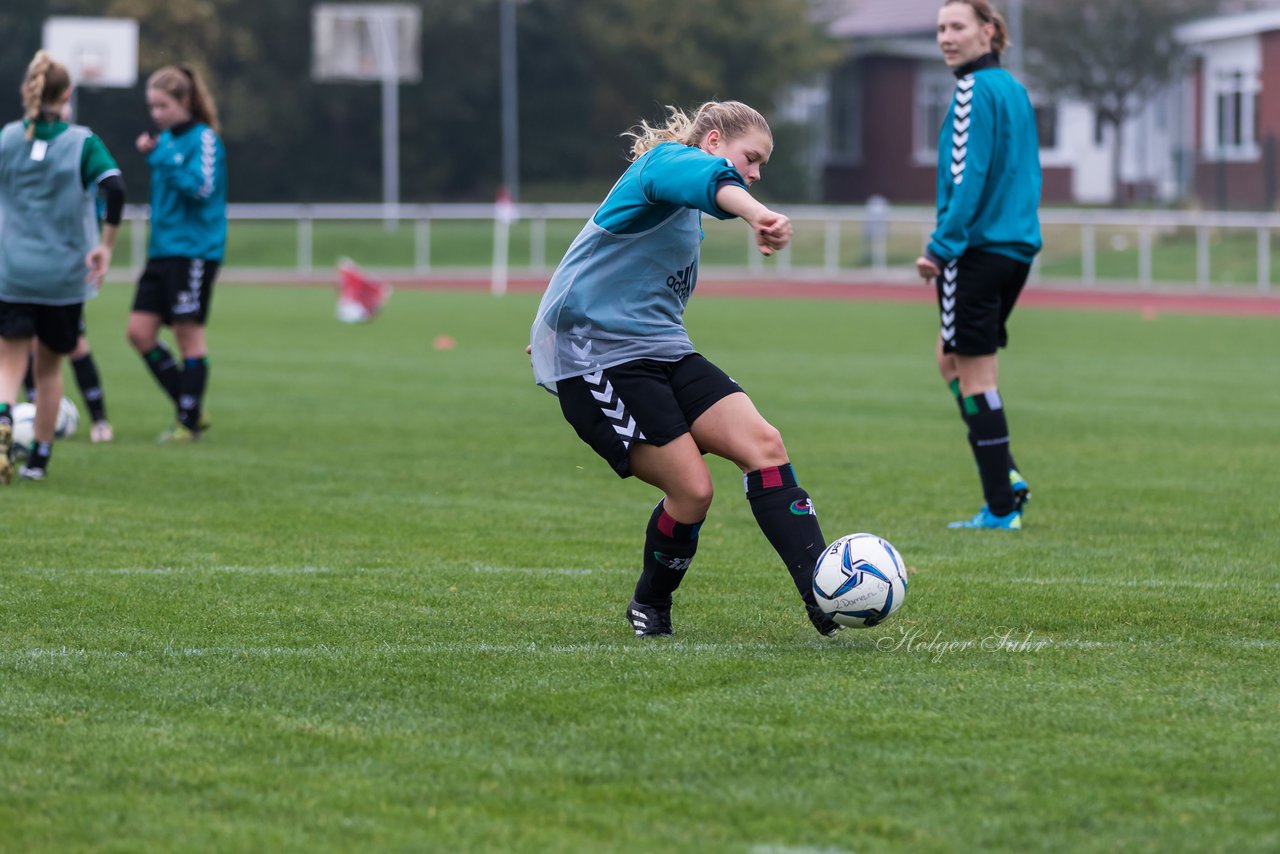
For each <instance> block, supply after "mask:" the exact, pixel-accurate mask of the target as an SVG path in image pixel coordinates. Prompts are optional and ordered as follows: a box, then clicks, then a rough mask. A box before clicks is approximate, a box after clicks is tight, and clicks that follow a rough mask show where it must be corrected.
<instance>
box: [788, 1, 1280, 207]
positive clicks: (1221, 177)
mask: <svg viewBox="0 0 1280 854" xmlns="http://www.w3.org/2000/svg"><path fill="white" fill-rule="evenodd" d="M938 6H939V2H938V0H849V2H848V3H847V7H846V8H847V11H846V12H844V13H843V14H839V15H837V16H835V17H834V18H833V19H832V20H831V22H830V25H829V29H830V32H831V33H832V34H833V35H835V36H836V37H837V38H839V39H841V40H843V41H844V42H845V43H846V44H847V50H846V53H845V57H844V59H843V61H842V62H841V63H840V64H839V66H838V67H837V68H836V69H835V70H834V72H833V73H832V75H831V78H830V81H829V85H827V86H825V87H821V88H820V89H818V90H814V91H812V92H809V93H807V94H808V97H807V102H808V103H809V104H810V106H811V108H812V109H813V111H814V112H816V113H818V114H819V115H820V116H821V118H822V121H823V123H824V125H825V131H824V133H823V135H822V137H823V140H824V143H823V145H822V146H821V147H820V151H819V152H818V160H819V163H820V164H821V165H820V172H821V185H822V187H823V195H824V196H825V198H826V199H827V200H828V201H845V202H862V201H865V200H866V199H867V198H868V197H870V196H872V195H880V196H884V197H886V198H887V199H889V200H890V201H891V202H899V203H909V202H923V201H928V200H931V199H932V198H933V194H934V164H935V163H936V159H935V158H936V145H937V135H938V128H939V127H940V125H941V121H942V116H943V114H944V113H945V111H946V108H947V104H948V102H949V99H950V97H951V90H952V87H953V85H954V79H953V77H952V76H951V72H950V70H949V69H947V67H946V66H945V65H944V64H943V63H942V60H941V57H940V56H939V54H938V50H937V46H936V43H935V40H934V30H935V21H936V19H937V11H938ZM1178 36H1179V38H1180V39H1181V40H1182V41H1183V43H1184V44H1186V45H1187V47H1188V49H1189V50H1190V52H1191V55H1192V57H1193V61H1192V63H1191V65H1190V67H1189V68H1188V71H1187V74H1186V76H1185V78H1184V79H1182V80H1180V81H1178V82H1176V83H1175V84H1174V85H1172V86H1170V87H1168V89H1166V90H1165V91H1164V92H1163V93H1161V94H1160V95H1159V96H1157V97H1155V98H1152V99H1151V101H1150V102H1149V103H1148V104H1146V105H1145V107H1144V109H1143V110H1142V111H1141V112H1140V113H1139V114H1138V115H1137V116H1135V117H1134V118H1133V119H1131V120H1130V121H1129V122H1128V124H1127V125H1126V126H1125V132H1124V134H1123V143H1124V150H1123V152H1122V154H1121V158H1120V174H1121V178H1122V182H1121V186H1122V192H1123V193H1124V194H1125V196H1126V199H1125V200H1126V201H1132V200H1147V199H1151V200H1157V201H1165V202H1169V201H1175V200H1181V199H1185V198H1188V197H1191V198H1195V199H1196V200H1198V201H1199V202H1200V203H1201V204H1203V205H1204V206H1207V207H1247V208H1261V207H1265V208H1271V207H1274V206H1275V203H1276V198H1277V174H1278V172H1280V170H1278V169H1277V160H1276V157H1277V151H1276V145H1277V143H1276V139H1277V136H1280V8H1271V9H1264V10H1261V11H1252V12H1240V13H1233V14H1224V15H1221V16H1219V17H1215V18H1212V19H1209V20H1204V21H1197V22H1194V23H1191V24H1188V25H1186V26H1184V27H1182V28H1181V29H1180V30H1179V32H1178ZM1014 37H1015V38H1017V34H1016V33H1015V34H1014ZM1011 59H1013V61H1014V62H1015V63H1016V56H1014V57H1011ZM1013 70H1014V71H1015V73H1018V70H1017V69H1016V68H1014V69H1013ZM1019 76H1020V77H1021V78H1022V79H1023V82H1024V83H1027V84H1028V89H1029V91H1030V92H1031V96H1032V102H1033V103H1034V104H1035V106H1036V116H1037V125H1038V127H1039V131H1040V143H1041V164H1042V166H1043V170H1044V200H1045V201H1046V202H1047V203H1049V204H1054V203H1057V204H1062V203H1084V204H1106V203H1110V202H1113V201H1115V199H1114V193H1115V182H1114V181H1113V180H1112V157H1111V152H1112V146H1113V145H1114V144H1115V141H1114V139H1112V136H1113V134H1112V133H1111V131H1110V128H1109V127H1104V126H1101V125H1100V124H1099V123H1098V121H1097V120H1096V117H1095V115H1094V112H1093V110H1092V109H1091V108H1090V107H1089V106H1088V105H1086V104H1083V103H1079V102H1072V101H1053V100H1050V99H1048V98H1046V97H1044V96H1043V95H1041V94H1040V93H1038V92H1036V91H1035V88H1034V83H1033V81H1029V80H1027V79H1026V77H1025V75H1021V74H1019Z"/></svg>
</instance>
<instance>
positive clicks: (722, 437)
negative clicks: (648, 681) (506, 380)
mask: <svg viewBox="0 0 1280 854" xmlns="http://www.w3.org/2000/svg"><path fill="white" fill-rule="evenodd" d="M630 135H631V136H632V137H633V139H634V145H633V146H632V151H631V154H632V164H631V166H630V168H628V169H627V171H626V172H625V173H624V174H623V175H622V177H621V178H620V179H619V180H618V182H617V184H615V185H614V187H613V189H612V190H611V191H610V193H609V195H608V196H607V197H606V198H605V200H604V202H603V203H602V204H601V205H600V207H599V208H598V209H597V210H596V212H595V214H594V215H593V216H592V217H591V219H590V220H589V221H588V222H587V224H586V225H585V226H584V227H583V229H582V231H581V233H580V234H579V235H578V237H577V238H576V239H575V240H574V242H573V244H572V245H571V246H570V247H569V250H568V252H567V253H566V254H565V256H564V259H563V260H562V261H561V262H560V265H559V267H557V269H556V271H555V274H554V275H553V276H552V279H551V282H550V284H549V286H548V288H547V292H546V294H545V295H544V296H543V299H542V304H541V305H540V306H539V308H538V313H537V317H536V318H535V320H534V323H533V328H532V330H531V335H530V339H531V343H530V353H531V355H532V357H533V368H534V379H535V381H537V382H538V383H539V384H540V385H542V386H543V387H545V388H547V389H548V390H550V391H552V392H554V393H555V394H557V396H558V397H559V402H560V408H561V411H562V413H563V414H564V417H565V419H566V420H567V421H568V422H569V423H570V424H571V425H573V427H574V429H575V430H576V431H577V433H578V435H579V437H580V438H582V439H583V441H585V442H586V443H587V444H589V445H590V446H591V447H592V448H593V449H594V450H595V451H596V453H598V454H599V455H600V456H601V457H603V458H604V459H605V460H606V461H607V462H608V463H609V464H610V465H611V466H612V468H613V469H614V471H615V472H617V474H618V475H619V476H621V477H628V476H630V475H635V476H636V477H638V478H639V479H640V480H642V481H644V482H646V483H649V484H652V485H654V486H656V487H658V488H659V489H660V490H662V492H663V498H662V500H661V501H659V502H658V505H657V506H656V507H655V508H654V510H653V513H652V514H651V516H650V518H649V523H648V527H647V529H646V531H645V544H644V552H643V556H642V560H643V569H642V571H641V574H640V579H639V581H638V582H637V583H636V587H635V592H634V594H633V596H632V599H631V602H630V603H629V604H628V606H627V610H626V617H627V620H628V622H629V623H630V625H631V628H632V629H633V630H634V631H635V633H636V635H637V636H641V637H646V636H653V635H669V634H672V627H671V601H672V593H673V592H674V591H675V590H676V588H677V587H678V586H679V584H680V582H681V580H682V579H683V578H684V574H685V572H687V571H688V569H689V566H690V564H691V563H692V561H693V557H694V552H695V551H696V550H697V545H698V529H699V527H700V526H701V525H702V522H703V520H704V519H705V518H706V515H707V510H708V509H709V508H710V506H711V498H712V481H711V474H710V472H709V471H708V469H707V465H706V463H705V462H704V460H703V454H708V453H710V454H715V455H717V456H720V457H724V458H725V459H728V460H730V461H732V462H733V463H735V464H736V465H737V466H738V467H739V468H740V469H741V470H742V472H743V482H744V487H745V490H746V494H747V499H748V501H749V503H750V505H751V509H752V512H753V513H754V515H755V517H756V521H757V522H758V524H759V525H760V528H761V530H762V531H763V533H764V534H765V537H766V538H767V539H768V540H769V542H770V544H771V545H773V547H774V549H775V550H776V551H777V552H778V554H779V556H780V557H781V558H782V560H783V562H784V563H785V565H786V567H787V569H788V571H789V572H790V573H791V576H792V579H793V581H794V583H795V586H796V588H797V590H798V591H799V592H800V595H801V597H802V598H803V599H804V602H805V605H806V606H807V610H808V613H809V618H810V620H811V621H812V622H813V624H814V626H815V627H816V628H817V629H818V631H819V632H821V633H822V634H833V633H834V632H835V630H836V628H837V627H836V625H835V624H834V623H833V622H831V620H830V619H828V618H826V617H825V615H823V614H822V613H821V612H820V611H819V610H818V608H817V606H816V604H815V603H814V599H813V567H814V564H815V562H816V560H817V558H818V557H819V556H820V555H821V554H822V552H823V550H824V548H825V546H826V541H825V540H824V539H823V537H822V531H821V530H820V528H819V526H818V520H817V517H816V515H815V514H814V511H813V505H812V503H811V502H810V500H809V496H808V494H807V493H806V492H805V491H804V490H803V489H802V488H800V486H799V484H798V483H797V482H796V477H795V473H794V471H793V470H792V467H791V463H790V461H789V457H788V455H787V449H786V447H785V446H784V445H783V443H782V437H781V436H780V435H779V433H778V431H777V430H776V429H775V428H774V427H773V426H772V425H771V424H769V423H768V422H767V421H765V420H764V418H763V417H762V416H761V415H760V413H759V412H758V411H757V410H756V408H755V405H754V404H753V403H752V402H751V399H750V398H749V397H747V395H746V394H745V393H744V392H743V390H742V388H741V387H740V386H739V385H738V384H737V383H736V382H734V381H733V380H732V379H730V378H729V377H728V375H727V374H725V373H724V372H723V371H721V370H720V369H719V368H717V367H716V366H715V365H713V364H712V363H711V362H710V361H708V360H707V359H706V358H705V357H703V356H702V355H701V354H700V353H698V352H697V351H696V350H695V349H694V347H693V344H692V343H691V342H690V340H689V336H688V334H687V333H686V332H685V329H684V319H683V317H684V308H685V305H686V304H687V303H688V301H689V298H690V296H691V295H692V293H693V290H694V287H695V286H696V284H697V274H698V252H699V248H700V245H701V241H702V227H701V218H702V215H703V214H704V213H705V214H709V215H711V216H714V217H716V218H718V219H731V218H734V217H740V218H742V219H743V220H744V221H745V222H746V223H747V225H748V226H749V227H750V228H751V230H752V231H753V232H754V235H755V240H756V244H757V246H758V248H759V250H760V252H761V253H763V254H765V255H770V254H772V253H774V252H776V251H778V250H780V249H782V248H784V247H785V246H786V245H787V244H788V243H789V242H790V240H791V222H790V220H788V219H787V217H785V216H783V215H782V214H780V213H778V212H777V211H773V210H770V209H769V208H768V207H766V206H764V205H763V204H761V203H760V202H758V201H756V200H755V199H754V198H752V196H751V194H750V193H749V192H748V188H749V187H750V186H751V185H753V184H754V183H755V182H756V181H758V180H760V170H761V169H762V167H763V166H764V165H765V163H767V162H768V160H769V156H770V155H771V154H772V152H773V135H772V133H771V132H770V130H769V126H768V124H767V123H766V122H765V120H764V118H763V117H762V116H761V115H760V114H759V113H758V112H756V111H755V110H753V109H752V108H751V107H748V106H747V105H745V104H742V103H738V102H734V101H726V102H709V103H706V104H703V105H702V106H701V107H700V108H699V109H698V110H697V112H696V113H695V114H694V115H693V116H692V117H690V116H688V115H686V114H685V113H684V112H682V111H680V110H677V109H674V108H672V109H671V117H670V119H669V121H668V122H667V123H666V124H665V125H664V126H661V127H651V126H649V125H648V124H647V123H642V124H641V125H640V126H639V128H638V129H636V131H635V132H634V133H632V134H630ZM762 332H763V334H767V330H765V331H762Z"/></svg>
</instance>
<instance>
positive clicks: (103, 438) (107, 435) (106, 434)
mask: <svg viewBox="0 0 1280 854" xmlns="http://www.w3.org/2000/svg"><path fill="white" fill-rule="evenodd" d="M115 437H116V434H115V433H114V432H112V430H111V425H110V424H109V423H107V422H106V421H95V422H93V426H92V427H90V428H89V441H90V442H94V443H97V442H110V441H111V440H112V439H114V438H115Z"/></svg>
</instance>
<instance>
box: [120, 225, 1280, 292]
mask: <svg viewBox="0 0 1280 854" xmlns="http://www.w3.org/2000/svg"><path fill="white" fill-rule="evenodd" d="M779 209H780V210H782V211H783V212H785V213H786V214H787V215H788V216H790V217H791V219H792V221H793V223H794V226H795V229H796V233H797V235H799V234H800V233H802V232H804V233H806V234H808V235H810V242H811V243H812V242H813V241H814V240H816V241H817V246H814V247H811V250H812V251H810V252H809V253H808V256H807V258H808V260H807V261H806V262H805V263H800V262H797V261H795V260H794V257H793V256H794V254H795V253H793V252H792V251H791V250H787V251H784V252H782V253H780V254H779V256H778V257H777V258H776V259H774V260H771V261H769V262H767V265H766V262H765V261H763V259H762V258H761V256H760V255H759V254H758V253H757V252H756V251H755V250H754V248H753V246H752V244H751V241H750V240H749V239H747V240H744V241H743V243H742V255H741V262H740V263H733V262H730V263H728V264H725V263H724V262H723V261H722V262H721V263H720V264H718V265H713V266H707V267H705V269H714V270H716V271H717V272H720V273H726V272H727V273H739V272H740V273H742V274H749V275H763V274H764V273H765V272H766V271H768V274H769V275H770V276H772V277H796V278H800V277H810V278H811V277H813V276H815V275H817V276H825V277H832V278H840V277H850V278H857V277H862V278H868V277H872V278H884V279H888V280H892V279H897V278H909V277H910V275H911V267H910V258H913V257H914V254H913V253H916V252H918V251H919V249H920V248H921V247H923V245H924V243H925V242H926V241H927V239H928V235H929V233H930V232H931V231H932V229H933V226H934V211H933V209H932V208H926V207H888V208H882V207H881V208H878V207H875V206H836V205H806V206H779ZM594 210H595V205H592V204H519V205H515V206H514V221H516V222H522V223H525V224H526V225H527V228H528V235H529V245H528V251H527V258H528V261H527V263H525V264H521V265H519V266H512V267H511V272H513V273H520V274H525V275H530V274H544V273H546V272H547V271H548V270H549V269H550V268H551V267H552V266H554V264H555V262H556V261H557V260H558V258H559V254H558V253H559V252H560V251H561V249H562V248H563V246H562V245H560V244H557V246H556V248H555V252H554V253H549V252H548V224H550V223H561V224H568V225H566V226H565V227H572V228H573V229H574V230H576V228H577V226H578V225H579V224H581V223H582V222H584V221H585V220H586V219H587V218H588V217H589V216H591V214H592V213H593V211H594ZM504 213H505V214H507V215H506V216H504V215H503V214H504ZM511 213H512V212H511V209H510V208H506V209H499V208H498V207H496V206H495V205H493V204H423V205H398V206H394V207H390V208H389V207H387V206H385V205H382V204H233V205H230V206H229V208H228V217H229V219H230V221H231V229H232V231H233V235H234V232H235V229H236V227H237V224H238V223H249V222H292V223H294V232H295V234H294V240H295V247H296V249H295V257H294V263H293V265H292V267H280V266H274V267H271V268H270V272H271V273H274V274H276V275H279V274H282V273H284V274H289V275H292V276H295V277H297V278H303V279H305V278H308V277H312V276H314V277H317V278H319V277H320V276H330V275H331V274H332V270H331V268H330V267H329V266H328V264H327V262H326V264H325V265H323V268H322V269H317V265H316V259H315V255H316V235H315V228H316V225H317V224H319V223H335V222H352V223H365V224H368V223H377V222H381V223H384V224H386V225H387V227H388V229H391V230H395V231H396V232H397V233H399V232H400V231H401V228H400V226H411V227H412V228H411V235H412V236H411V238H407V239H412V241H413V251H412V259H413V260H412V262H411V263H409V264H403V263H402V264H400V265H392V266H391V267H386V266H379V269H380V270H383V271H385V272H388V273H395V274H400V275H404V276H413V275H430V274H433V273H441V272H453V271H456V270H457V269H458V268H457V267H453V268H442V267H441V265H439V264H438V263H433V247H432V236H433V226H435V225H437V224H440V223H458V222H464V221H472V222H477V221H478V222H488V223H490V224H491V226H492V228H493V229H494V241H493V246H495V247H499V246H501V247H506V246H509V245H510V244H508V243H507V242H506V238H507V237H508V234H507V229H509V228H511V225H512V222H513V219H512V217H511ZM147 217H148V208H147V207H146V206H145V205H130V206H128V207H126V209H125V220H126V222H127V223H128V224H129V226H130V235H131V236H130V268H131V269H128V270H120V269H117V270H116V273H115V275H116V276H124V275H131V276H136V274H137V272H138V269H139V268H140V266H141V261H142V259H144V258H145V255H146V245H145V241H146V223H147ZM1040 218H1041V226H1042V228H1043V230H1044V231H1045V235H1046V252H1045V253H1044V254H1043V255H1042V256H1041V258H1040V259H1039V260H1038V261H1037V264H1036V267H1035V268H1034V269H1033V278H1044V279H1046V280H1048V279H1051V280H1052V281H1053V282H1055V283H1061V284H1078V285H1081V286H1086V287H1087V286H1097V285H1102V284H1122V285H1128V286H1130V287H1135V286H1136V287H1139V288H1151V287H1154V286H1156V285H1158V284H1167V283H1169V282H1176V283H1179V284H1181V285H1182V286H1184V287H1185V286H1191V287H1194V288H1196V289H1198V290H1209V289H1210V288H1214V287H1228V286H1235V287H1237V288H1238V287H1241V286H1245V287H1248V288H1250V289H1256V290H1257V291H1258V292H1261V293H1265V294H1269V293H1272V290H1273V289H1272V281H1271V280H1272V275H1273V264H1272V259H1271V240H1272V235H1273V233H1275V232H1278V231H1280V214H1272V213H1241V212H1213V211H1163V210H1111V209H1105V210H1104V209H1071V208H1048V209H1044V210H1042V211H1041V212H1040ZM817 235H821V236H820V237H817ZM748 238H749V234H748ZM1103 238H1105V239H1103ZM1100 239H1101V240H1102V242H1103V245H1102V246H1101V247H1100ZM1130 239H1132V241H1133V243H1132V245H1130V243H1129V241H1130ZM851 242H857V243H858V244H859V247H858V248H859V252H857V253H856V257H857V259H858V260H857V261H856V262H850V261H847V260H844V259H846V257H847V256H849V255H850V254H851V253H850V252H849V250H850V246H849V244H850V243H851ZM1055 244H1058V246H1055ZM1062 247H1066V248H1065V250H1064V249H1063V248H1062ZM1050 250H1055V251H1053V252H1052V253H1051V252H1050ZM1246 251H1247V254H1249V255H1250V256H1252V257H1249V258H1248V259H1247V261H1241V258H1240V256H1241V253H1242V252H1246ZM1161 253H1167V255H1168V256H1170V257H1172V259H1173V260H1172V261H1170V262H1169V263H1166V264H1165V265H1164V268H1163V270H1164V271H1167V270H1169V269H1173V270H1175V271H1176V273H1177V274H1176V275H1173V276H1158V275H1157V274H1156V271H1157V265H1156V263H1155V259H1156V258H1157V255H1158V254H1161ZM1223 253H1227V254H1229V255H1230V256H1231V257H1230V258H1228V259H1227V260H1230V261H1232V262H1234V263H1233V264H1232V265H1231V266H1232V268H1233V271H1234V272H1233V273H1232V275H1230V276H1225V277H1224V276H1221V275H1218V273H1217V272H1216V267H1215V265H1218V266H1221V265H1220V264H1218V262H1219V261H1221V260H1222V255H1223ZM551 254H554V255H555V257H551ZM1051 254H1052V256H1053V258H1054V259H1055V260H1054V261H1053V262H1052V263H1053V269H1052V270H1051V271H1047V272H1046V271H1045V270H1043V269H1042V268H1043V267H1044V266H1045V265H1046V264H1048V263H1049V262H1046V261H1045V260H1044V259H1045V258H1046V257H1049V256H1050V255H1051ZM525 255H526V253H523V252H522V254H521V257H522V258H523V257H525ZM1064 256H1065V259H1064ZM1117 257H1121V258H1122V263H1121V264H1120V266H1122V267H1128V266H1129V265H1130V264H1131V265H1132V269H1125V270H1122V271H1121V272H1120V273H1117V260H1116V259H1117ZM815 259H817V260H815ZM492 260H493V264H494V266H495V267H496V266H497V265H498V264H500V263H501V262H502V261H503V260H504V259H501V258H497V257H496V256H495V257H494V258H493V259H492ZM1102 261H1105V262H1106V264H1105V270H1103V265H1102V264H1100V262H1102ZM489 264H490V259H489V258H488V257H487V256H486V257H485V258H483V259H479V260H478V261H477V263H475V264H473V265H469V267H470V269H473V270H476V271H487V270H488V269H489ZM375 266H376V265H375ZM1241 269H1243V270H1245V271H1246V272H1245V273H1244V274H1243V275H1244V278H1242V274H1241V272H1240V271H1241ZM1276 272H1280V271H1276ZM237 274H238V275H237ZM505 274H506V270H505V269H504V270H503V275H504V276H505ZM224 275H232V276H235V277H237V278H242V279H243V278H253V277H254V276H260V275H264V271H263V270H262V269H261V268H256V269H255V268H253V266H252V265H245V264H244V263H243V262H240V261H237V258H236V254H235V252H234V239H233V245H232V251H231V252H230V254H229V256H228V258H227V262H226V266H225V267H224Z"/></svg>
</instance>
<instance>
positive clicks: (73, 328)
mask: <svg viewBox="0 0 1280 854" xmlns="http://www.w3.org/2000/svg"><path fill="white" fill-rule="evenodd" d="M83 318H84V303H82V302H78V303H74V304H72V305H41V304H39V303H29V302H5V301H4V300H0V338H6V339H13V338H35V339H36V340H38V341H39V342H40V343H42V344H44V346H46V347H48V348H49V349H50V350H52V351H53V352H55V353H60V354H62V355H64V356H65V355H67V354H68V353H71V352H72V351H74V350H75V349H76V339H77V338H79V337H80V329H81V323H82V322H83Z"/></svg>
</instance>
